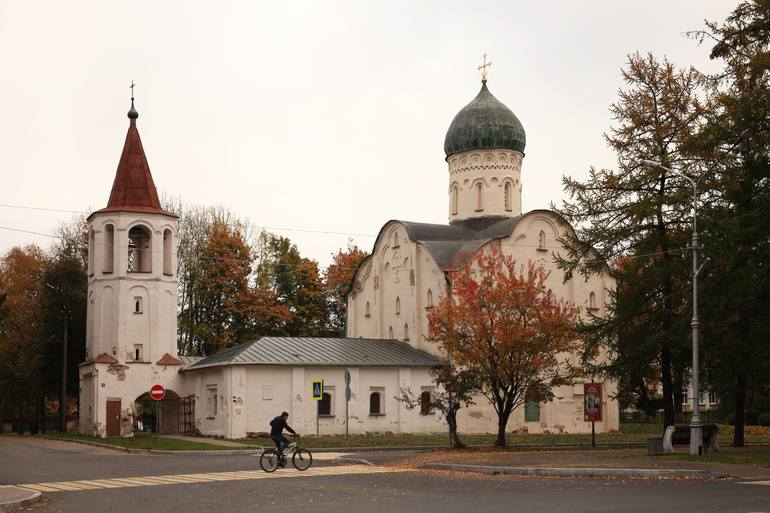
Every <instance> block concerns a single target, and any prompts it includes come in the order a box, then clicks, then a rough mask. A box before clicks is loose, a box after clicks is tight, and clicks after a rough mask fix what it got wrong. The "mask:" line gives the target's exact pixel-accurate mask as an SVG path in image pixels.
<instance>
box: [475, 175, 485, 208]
mask: <svg viewBox="0 0 770 513" xmlns="http://www.w3.org/2000/svg"><path fill="white" fill-rule="evenodd" d="M482 210H484V205H483V204H482V203H481V182H478V183H477V184H476V212H480V211H482Z"/></svg>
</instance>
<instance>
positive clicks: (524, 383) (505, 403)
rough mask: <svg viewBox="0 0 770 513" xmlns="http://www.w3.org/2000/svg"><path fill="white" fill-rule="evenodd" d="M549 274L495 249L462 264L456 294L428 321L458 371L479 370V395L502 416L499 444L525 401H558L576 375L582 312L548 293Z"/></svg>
mask: <svg viewBox="0 0 770 513" xmlns="http://www.w3.org/2000/svg"><path fill="white" fill-rule="evenodd" d="M547 277H548V273H547V272H546V271H545V270H544V269H543V268H542V267H538V266H536V265H535V264H534V263H532V262H530V263H529V264H528V265H527V266H522V265H517V263H516V261H515V260H514V259H513V258H512V257H511V256H508V255H504V254H503V253H502V252H501V251H500V250H499V249H495V248H493V249H491V250H487V251H482V252H479V253H476V254H474V255H472V256H466V257H464V258H462V259H460V260H458V262H457V264H456V266H455V270H454V272H453V273H452V275H451V294H449V295H448V297H445V298H443V299H442V300H441V302H439V303H438V305H436V307H435V308H434V309H433V311H431V312H430V314H429V315H428V322H429V335H428V340H430V341H432V342H435V343H438V344H439V345H440V346H441V347H442V348H443V349H444V350H445V351H446V352H447V355H448V356H449V358H450V362H451V364H452V365H454V366H458V367H459V368H466V369H470V370H472V371H474V373H475V374H476V375H477V376H478V379H479V385H480V393H481V395H482V396H483V397H485V398H486V399H487V400H488V401H489V402H490V404H492V406H493V407H494V409H495V412H496V413H497V416H498V424H497V441H496V442H495V444H496V445H498V446H501V447H504V446H505V444H506V441H505V431H506V426H507V424H508V419H509V418H510V416H511V413H512V412H513V411H514V410H515V409H516V408H518V407H519V406H521V405H523V404H524V403H525V402H527V401H549V400H551V399H553V388H554V387H557V386H559V385H564V384H568V383H570V381H571V378H572V376H573V375H574V370H573V369H572V367H571V366H570V365H569V364H568V363H567V359H566V358H564V355H568V354H569V353H571V352H573V351H575V350H576V349H577V348H578V343H577V339H576V334H575V324H576V321H577V309H576V308H574V307H573V306H571V305H569V304H567V303H565V302H564V301H562V300H559V299H557V298H556V297H555V296H554V295H553V293H552V292H551V291H549V290H548V288H547V287H546V284H545V281H546V279H547Z"/></svg>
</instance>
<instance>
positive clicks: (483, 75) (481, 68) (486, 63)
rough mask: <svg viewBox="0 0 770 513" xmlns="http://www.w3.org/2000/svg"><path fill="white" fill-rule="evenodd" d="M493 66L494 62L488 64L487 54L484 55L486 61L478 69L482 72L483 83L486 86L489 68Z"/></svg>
mask: <svg viewBox="0 0 770 513" xmlns="http://www.w3.org/2000/svg"><path fill="white" fill-rule="evenodd" d="M491 65H492V61H490V62H487V54H484V60H483V62H482V63H481V66H479V67H478V68H477V69H478V70H479V71H481V82H482V83H484V84H486V82H487V68H488V67H490V66H491Z"/></svg>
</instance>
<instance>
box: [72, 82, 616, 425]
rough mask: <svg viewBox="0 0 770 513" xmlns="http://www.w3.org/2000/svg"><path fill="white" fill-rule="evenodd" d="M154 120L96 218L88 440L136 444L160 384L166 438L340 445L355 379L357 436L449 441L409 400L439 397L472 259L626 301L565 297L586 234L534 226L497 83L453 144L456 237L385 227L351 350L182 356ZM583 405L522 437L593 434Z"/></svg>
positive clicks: (458, 127)
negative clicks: (294, 439) (442, 322)
mask: <svg viewBox="0 0 770 513" xmlns="http://www.w3.org/2000/svg"><path fill="white" fill-rule="evenodd" d="M138 116H139V115H138V113H137V111H136V110H135V108H134V101H133V98H132V101H131V109H130V110H129V112H128V117H129V120H130V123H129V128H128V134H127V135H126V141H125V145H124V147H123V152H122V154H121V157H120V161H119V164H118V169H117V172H116V175H115V181H114V183H113V186H112V192H111V193H110V198H109V201H108V203H107V206H106V207H105V208H103V209H101V210H98V211H95V212H93V213H92V214H91V215H90V216H89V218H88V223H89V269H88V273H89V278H88V314H87V338H86V361H85V362H83V363H82V364H81V365H80V430H81V432H82V433H85V434H91V435H96V436H130V435H131V434H132V433H133V430H134V428H135V426H136V420H137V417H138V416H139V415H141V413H142V412H141V411H140V408H139V407H138V405H137V400H138V399H139V398H140V397H141V396H143V395H145V394H146V393H147V392H148V391H149V390H150V388H151V387H152V386H153V385H155V384H160V385H162V386H163V387H164V388H165V389H166V391H167V392H166V397H165V398H164V399H163V400H162V401H160V403H159V405H160V415H159V417H160V422H159V424H160V425H159V429H160V432H162V433H201V434H204V435H216V436H225V437H228V438H242V437H245V436H247V433H249V432H259V431H264V430H265V429H266V427H267V423H268V422H269V420H270V419H271V418H272V417H274V416H275V415H278V414H280V412H281V411H287V412H289V414H290V419H289V423H290V425H292V427H294V429H295V430H297V431H298V432H300V433H305V434H312V433H315V432H316V430H318V431H319V432H320V433H321V434H340V433H344V432H345V423H346V413H345V412H346V400H345V387H346V385H345V381H344V376H345V372H346V371H348V372H349V375H350V389H351V399H350V402H349V403H348V404H347V407H348V415H347V422H348V428H349V430H350V432H351V433H365V432H393V433H410V432H442V431H445V430H446V424H445V423H444V422H443V419H441V418H440V417H439V415H437V414H436V413H435V412H433V411H430V410H428V409H423V410H422V411H421V410H420V409H414V410H409V409H408V408H406V407H405V406H404V404H403V403H401V402H400V401H398V400H397V399H396V396H397V395H399V391H400V390H401V389H406V388H408V389H409V390H411V391H412V392H413V393H414V394H415V395H422V396H423V397H425V396H426V395H427V394H431V393H433V390H434V385H433V383H432V381H431V378H430V374H429V370H430V369H431V368H432V367H434V366H436V365H441V364H442V363H443V361H444V355H442V354H441V352H440V351H439V349H438V348H437V346H436V345H434V344H431V343H428V342H426V341H425V336H426V335H427V330H428V323H427V314H428V313H429V311H430V309H431V308H432V306H433V305H434V304H435V303H436V302H438V301H439V300H440V299H441V298H442V297H445V296H446V294H447V290H448V285H447V284H448V280H449V275H448V269H449V267H450V265H451V264H452V262H453V260H454V258H455V257H456V256H457V255H458V254H461V253H469V252H473V251H476V250H479V249H483V248H488V247H491V246H494V247H497V248H499V249H500V250H501V251H502V252H504V253H506V254H510V255H512V256H513V257H514V258H515V259H516V260H517V262H527V261H535V262H537V263H538V264H539V265H542V266H543V267H544V268H545V269H546V270H550V271H551V274H550V277H549V279H548V286H549V288H551V290H553V292H554V293H555V294H556V295H557V296H558V297H561V298H563V299H565V300H567V301H569V302H571V303H573V304H575V305H577V306H580V307H582V308H584V309H585V310H591V311H593V313H595V314H599V315H601V314H602V313H604V309H605V303H606V301H607V296H608V293H609V291H611V290H614V288H615V282H614V280H613V278H612V277H611V276H610V275H609V274H602V275H595V276H592V277H591V278H589V279H588V280H587V281H585V280H583V279H582V278H581V279H574V278H573V279H570V280H569V281H566V282H563V281H562V273H560V272H559V271H558V270H557V269H556V266H555V264H554V258H553V255H554V254H555V253H558V252H559V250H560V249H561V246H560V244H559V237H560V235H561V234H563V233H565V232H568V231H569V230H571V227H570V226H569V224H567V223H566V222H565V221H564V220H563V219H562V218H561V217H559V216H558V215H557V214H555V213H553V212H551V211H548V210H534V211H530V212H526V213H522V208H521V205H522V202H521V193H522V180H521V171H522V162H523V158H524V149H525V145H526V137H525V132H524V128H523V127H522V125H521V123H520V121H519V120H518V118H517V117H516V116H515V115H514V113H513V112H511V110H510V109H508V107H506V106H505V105H503V104H502V103H501V102H500V101H498V100H497V99H496V98H495V97H494V96H493V95H492V93H491V92H490V91H489V89H488V88H487V85H486V79H483V80H482V87H481V91H480V92H479V93H478V95H477V96H476V98H475V99H473V101H471V102H470V103H469V104H468V105H467V106H465V107H464V108H463V109H462V110H461V111H460V112H459V113H458V114H457V115H456V116H455V118H454V120H453V121H452V123H451V125H450V127H449V130H448V131H447V135H446V139H445V143H444V151H445V154H446V162H447V164H448V173H449V183H448V187H447V191H446V193H447V194H448V199H449V216H448V217H449V224H446V225H443V224H441V225H439V224H426V223H415V222H408V221H397V220H393V221H389V222H387V223H386V224H385V225H384V226H383V227H382V229H381V230H380V233H379V235H378V237H377V239H376V241H375V244H374V248H373V250H372V252H371V255H370V256H369V257H368V258H367V259H366V260H365V261H364V262H363V263H362V265H361V267H360V268H359V270H358V272H357V274H356V277H355V280H354V283H353V284H352V286H351V289H350V292H349V295H348V326H347V338H286V337H263V338H261V339H259V340H256V341H253V342H249V343H246V344H242V345H241V346H238V347H234V348H231V349H228V350H225V351H222V352H220V353H217V354H214V355H211V356H207V357H204V358H199V357H187V356H183V355H179V354H178V352H177V329H176V305H177V276H176V244H177V229H178V226H177V217H176V216H175V215H174V214H173V213H170V212H167V211H164V210H163V209H162V208H161V205H160V201H159V199H158V194H157V190H156V188H155V184H154V182H153V178H152V175H151V173H150V168H149V165H148V163H147V158H146V156H145V154H144V150H143V148H142V142H141V139H140V137H139V132H138V130H137V126H136V120H137V118H138ZM437 192H438V191H437ZM567 357H570V355H565V358H567ZM319 379H322V380H323V381H324V394H323V399H322V400H321V401H314V400H312V397H311V394H312V392H311V390H312V382H313V381H314V380H319ZM603 388H604V392H603V394H604V395H603V397H602V402H603V406H604V412H605V415H604V419H603V421H602V422H601V423H598V424H597V425H596V429H597V431H600V432H606V431H611V430H616V429H617V428H618V423H619V412H618V406H617V402H616V401H615V399H613V397H612V396H613V395H614V393H615V391H616V389H615V385H614V384H613V383H605V386H604V387H603ZM582 394H583V386H582V384H579V383H578V384H575V385H574V386H565V387H561V388H559V389H557V390H556V399H555V400H554V401H552V402H549V403H542V404H537V403H532V404H527V405H526V407H525V408H520V409H519V410H517V411H515V412H514V413H513V415H512V416H511V419H510V421H509V430H524V429H525V430H526V431H528V432H533V433H534V432H568V433H577V432H590V430H591V425H590V423H587V422H584V421H583V395H582ZM458 423H459V429H460V431H461V432H465V433H472V432H475V433H485V432H489V433H494V432H496V425H497V424H496V415H495V413H494V410H493V409H492V407H491V406H490V405H489V404H487V403H486V401H485V400H484V399H483V398H480V399H479V400H478V401H477V404H476V405H475V406H473V407H471V408H468V409H464V410H461V414H460V418H459V422H458Z"/></svg>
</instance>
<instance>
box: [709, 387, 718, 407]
mask: <svg viewBox="0 0 770 513" xmlns="http://www.w3.org/2000/svg"><path fill="white" fill-rule="evenodd" d="M717 402H718V401H717V393H716V392H714V391H713V390H712V391H709V404H717Z"/></svg>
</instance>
